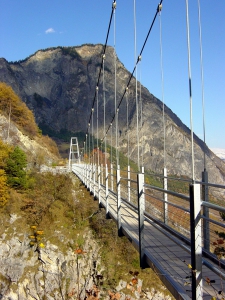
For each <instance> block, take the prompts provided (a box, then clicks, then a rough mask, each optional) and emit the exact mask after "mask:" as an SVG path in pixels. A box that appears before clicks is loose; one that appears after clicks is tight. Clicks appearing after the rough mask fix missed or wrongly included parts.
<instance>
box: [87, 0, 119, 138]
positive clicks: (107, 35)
mask: <svg viewBox="0 0 225 300" xmlns="http://www.w3.org/2000/svg"><path fill="white" fill-rule="evenodd" d="M115 9H116V0H114V1H113V4H112V11H111V15H110V20H109V25H108V30H107V34H106V40H105V44H104V47H103V55H104V54H105V52H106V47H107V43H108V38H109V32H110V28H111V23H112V18H113V13H114V10H115ZM102 67H103V57H102V61H101V67H100V70H99V74H98V80H97V84H96V87H98V86H99V82H100V77H101V72H102ZM96 95H97V90H95V95H94V99H93V102H92V108H93V107H94V105H95V101H96ZM91 115H92V112H91V114H90V117H89V121H88V124H89V123H90V121H91ZM86 132H87V133H88V128H87V130H86Z"/></svg>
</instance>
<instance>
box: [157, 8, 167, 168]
mask: <svg viewBox="0 0 225 300" xmlns="http://www.w3.org/2000/svg"><path fill="white" fill-rule="evenodd" d="M158 11H159V38H160V66H161V85H162V103H163V159H164V168H165V167H166V128H165V105H164V74H163V49H162V19H161V11H162V5H159V6H158Z"/></svg>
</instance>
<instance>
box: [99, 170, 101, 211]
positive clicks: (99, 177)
mask: <svg viewBox="0 0 225 300" xmlns="http://www.w3.org/2000/svg"><path fill="white" fill-rule="evenodd" d="M100 188H101V167H100V165H98V205H99V207H100V206H101V192H100Z"/></svg>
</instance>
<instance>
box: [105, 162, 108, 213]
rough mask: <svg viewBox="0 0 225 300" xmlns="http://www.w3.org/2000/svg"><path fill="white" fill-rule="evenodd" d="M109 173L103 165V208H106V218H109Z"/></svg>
mask: <svg viewBox="0 0 225 300" xmlns="http://www.w3.org/2000/svg"><path fill="white" fill-rule="evenodd" d="M108 197H109V173H108V166H107V164H106V165H105V210H106V218H107V219H108V218H109V203H108V200H109V199H108Z"/></svg>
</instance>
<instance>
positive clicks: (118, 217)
mask: <svg viewBox="0 0 225 300" xmlns="http://www.w3.org/2000/svg"><path fill="white" fill-rule="evenodd" d="M116 185H117V228H118V236H122V235H123V234H122V224H121V194H120V166H119V165H118V166H117V170H116Z"/></svg>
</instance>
